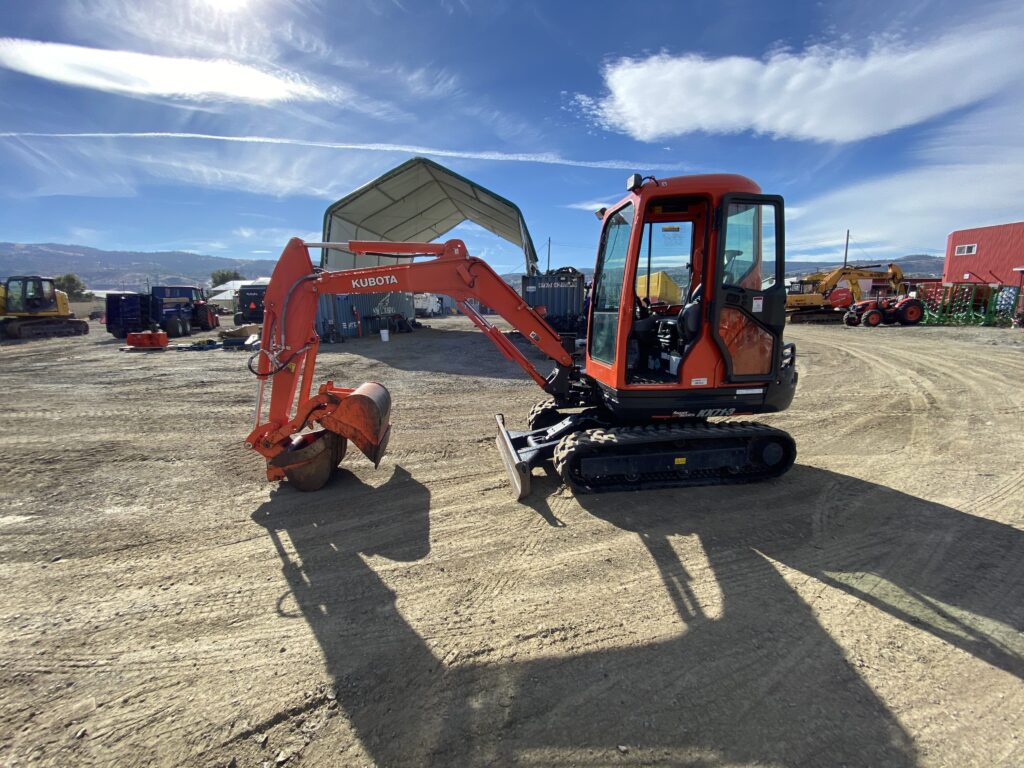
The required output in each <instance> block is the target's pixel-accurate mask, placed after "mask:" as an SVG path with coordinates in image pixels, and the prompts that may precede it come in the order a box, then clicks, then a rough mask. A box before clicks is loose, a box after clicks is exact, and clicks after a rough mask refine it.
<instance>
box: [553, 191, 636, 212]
mask: <svg viewBox="0 0 1024 768" xmlns="http://www.w3.org/2000/svg"><path fill="white" fill-rule="evenodd" d="M619 197H621V195H620V196H619ZM619 197H609V198H605V199H603V200H602V199H598V200H582V201H580V202H578V203H566V204H565V205H563V206H562V207H563V208H572V209H573V210H574V211H586V212H587V213H593V212H594V211H597V210H600V209H601V208H605V207H606V206H608V205H609V204H611V203H614V202H615V201H616V200H618V199H619Z"/></svg>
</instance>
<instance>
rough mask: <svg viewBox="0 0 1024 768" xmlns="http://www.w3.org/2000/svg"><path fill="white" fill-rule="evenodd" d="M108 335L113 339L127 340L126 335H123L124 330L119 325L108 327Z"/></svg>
mask: <svg viewBox="0 0 1024 768" xmlns="http://www.w3.org/2000/svg"><path fill="white" fill-rule="evenodd" d="M110 335H111V336H113V337H114V338H115V339H127V338H128V334H127V333H125V330H124V328H122V327H121V326H120V325H112V326H110Z"/></svg>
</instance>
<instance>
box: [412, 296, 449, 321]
mask: <svg viewBox="0 0 1024 768" xmlns="http://www.w3.org/2000/svg"><path fill="white" fill-rule="evenodd" d="M412 301H413V307H414V308H415V311H416V317H434V316H436V315H440V314H442V311H441V297H440V296H438V295H437V294H434V293H414V294H413V295H412Z"/></svg>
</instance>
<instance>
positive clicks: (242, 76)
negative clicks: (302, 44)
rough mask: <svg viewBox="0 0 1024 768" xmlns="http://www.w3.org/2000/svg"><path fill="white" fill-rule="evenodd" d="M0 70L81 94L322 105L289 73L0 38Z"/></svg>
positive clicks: (315, 91) (320, 96) (321, 96)
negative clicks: (74, 88) (76, 89)
mask: <svg viewBox="0 0 1024 768" xmlns="http://www.w3.org/2000/svg"><path fill="white" fill-rule="evenodd" d="M0 66H2V67H5V68H7V69H10V70H14V71H16V72H21V73H23V74H26V75H32V76H33V77H40V78H44V79H46V80H52V81H54V82H58V83H63V84H65V85H71V86H77V87H80V88H91V89H95V90H100V91H107V92H111V93H121V94H126V95H130V96H148V97H154V96H161V97H166V98H171V99H185V100H194V101H205V100H225V101H247V102H256V103H264V104H265V103H272V102H279V101H315V100H326V99H328V98H329V95H328V94H327V93H326V92H325V91H323V90H321V89H320V88H318V87H316V86H314V85H312V84H310V83H308V82H305V81H304V80H303V79H302V78H300V77H298V76H297V75H294V74H292V73H285V72H282V73H276V74H275V73H271V72H265V71H262V70H259V69H257V68H255V67H251V66H248V65H245V64H239V63H237V62H234V61H226V60H212V61H209V60H203V59H189V58H181V57H173V56H155V55H152V54H148V53H135V52H132V51H113V50H105V49H102V48H85V47H83V46H78V45H65V44H63V43H44V42H39V41H36V40H21V39H16V38H9V37H8V38H0Z"/></svg>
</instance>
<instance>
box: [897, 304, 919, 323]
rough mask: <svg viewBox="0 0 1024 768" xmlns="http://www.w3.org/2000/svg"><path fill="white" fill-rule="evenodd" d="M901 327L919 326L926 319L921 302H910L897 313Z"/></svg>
mask: <svg viewBox="0 0 1024 768" xmlns="http://www.w3.org/2000/svg"><path fill="white" fill-rule="evenodd" d="M896 318H897V320H899V323H900V325H917V324H918V323H920V322H921V320H923V319H924V305H923V304H922V303H921V302H920V301H908V302H907V303H906V304H904V305H903V306H902V307H900V308H899V310H897V312H896Z"/></svg>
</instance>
